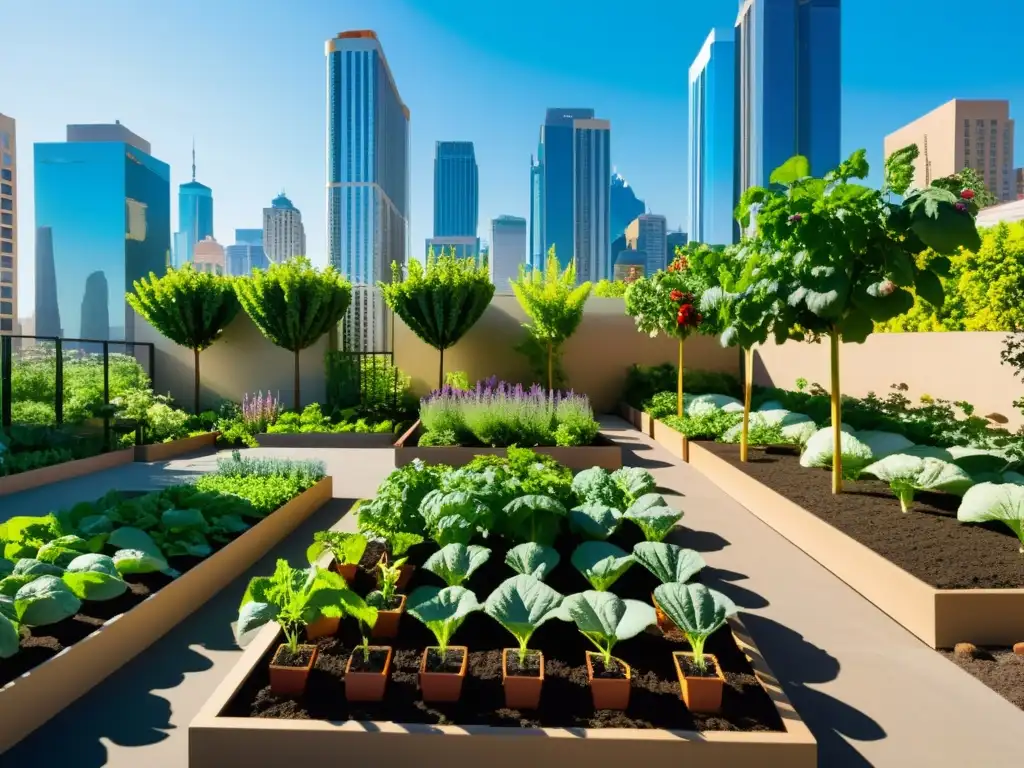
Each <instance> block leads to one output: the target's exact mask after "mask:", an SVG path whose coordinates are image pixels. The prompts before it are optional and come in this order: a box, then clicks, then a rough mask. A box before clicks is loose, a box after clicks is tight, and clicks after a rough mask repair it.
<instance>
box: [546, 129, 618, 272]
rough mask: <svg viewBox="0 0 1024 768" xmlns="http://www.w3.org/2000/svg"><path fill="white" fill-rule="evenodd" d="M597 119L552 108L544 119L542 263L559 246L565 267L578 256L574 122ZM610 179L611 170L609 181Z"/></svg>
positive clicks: (558, 254) (557, 251)
mask: <svg viewBox="0 0 1024 768" xmlns="http://www.w3.org/2000/svg"><path fill="white" fill-rule="evenodd" d="M593 117H594V110H592V109H549V110H548V111H547V114H546V116H545V118H544V125H542V126H541V129H540V148H539V152H538V154H539V156H540V171H539V173H540V177H541V178H540V194H539V196H538V197H539V201H540V211H541V215H540V242H541V243H542V245H541V251H542V254H541V260H542V262H543V259H544V258H545V256H546V254H547V251H548V249H549V248H550V247H551V246H555V254H556V255H557V256H558V261H559V263H560V264H561V265H562V266H563V267H565V266H566V265H567V264H569V262H571V261H572V260H573V258H574V257H575V243H574V240H575V237H576V228H575V225H574V222H573V207H574V205H575V192H574V180H575V176H574V166H573V150H574V146H575V142H574V129H573V122H574V121H575V120H589V119H593ZM609 178H610V171H609V175H608V176H606V178H605V181H606V182H607V181H608V179H609ZM535 236H536V234H535ZM541 266H543V263H542V264H541Z"/></svg>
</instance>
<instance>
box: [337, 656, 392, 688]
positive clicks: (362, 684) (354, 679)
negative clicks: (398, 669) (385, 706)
mask: <svg viewBox="0 0 1024 768" xmlns="http://www.w3.org/2000/svg"><path fill="white" fill-rule="evenodd" d="M370 650H371V651H387V652H388V655H387V658H386V659H385V660H384V668H383V669H382V670H381V671H380V672H352V671H351V670H352V659H353V658H354V657H355V655H356V654H357V653H362V650H361V649H360V648H356V649H355V650H354V651H352V655H351V656H349V657H348V663H347V664H346V665H345V698H346V699H348V700H349V701H381V700H382V699H383V698H384V691H385V689H386V688H387V687H388V675H389V674H390V673H391V654H392V650H391V646H389V645H383V646H381V645H371V646H370Z"/></svg>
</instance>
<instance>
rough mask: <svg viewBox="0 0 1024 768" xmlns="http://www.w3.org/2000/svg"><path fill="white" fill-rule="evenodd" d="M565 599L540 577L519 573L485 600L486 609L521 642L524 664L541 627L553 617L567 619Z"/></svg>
mask: <svg viewBox="0 0 1024 768" xmlns="http://www.w3.org/2000/svg"><path fill="white" fill-rule="evenodd" d="M564 599H565V598H564V597H563V596H562V595H561V594H560V593H558V592H556V591H555V590H553V589H552V588H551V587H549V586H548V585H547V584H545V583H544V582H543V581H541V580H540V579H537V578H534V577H533V576H526V575H519V576H513V577H512V578H510V579H506V580H505V581H503V582H502V583H501V584H500V585H498V587H497V589H495V590H494V591H493V592H492V593H491V594H490V596H489V597H488V598H487V600H486V601H485V602H484V612H485V613H486V614H487V615H488V616H490V617H491V618H492V619H494V620H495V621H497V622H498V623H499V624H501V626H503V627H504V628H505V629H507V630H508V631H509V632H510V633H511V634H512V636H513V637H515V639H516V640H517V641H518V642H519V662H520V663H523V662H524V661H525V659H526V651H527V644H528V643H529V642H530V638H531V637H533V633H534V632H536V631H537V628H538V627H539V626H540V625H541V624H543V623H544V622H546V621H548V620H549V619H560V618H563V617H562V616H561V614H560V613H559V610H558V609H559V608H560V607H561V605H562V601H563V600H564Z"/></svg>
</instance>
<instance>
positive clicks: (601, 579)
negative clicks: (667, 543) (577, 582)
mask: <svg viewBox="0 0 1024 768" xmlns="http://www.w3.org/2000/svg"><path fill="white" fill-rule="evenodd" d="M633 562H634V560H633V556H632V555H631V554H629V553H627V552H626V551H624V550H622V549H620V548H619V547H617V546H615V545H614V544H609V543H608V542H607V541H585V542H583V543H582V544H580V545H579V546H578V547H576V549H575V550H574V551H573V553H572V564H573V566H575V568H576V570H577V571H579V572H580V573H581V574H583V577H584V578H585V579H586V580H587V581H589V582H590V586H592V587H593V588H594V589H595V590H596V591H597V592H607V591H608V590H609V589H611V587H612V585H613V584H614V583H615V582H616V581H618V580H619V578H620V577H621V576H622V575H623V574H624V573H625V572H626V571H628V570H629V567H630V566H631V565H633Z"/></svg>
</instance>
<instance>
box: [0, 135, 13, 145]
mask: <svg viewBox="0 0 1024 768" xmlns="http://www.w3.org/2000/svg"><path fill="white" fill-rule="evenodd" d="M0 147H3V148H4V149H10V148H11V134H9V133H7V131H3V132H0Z"/></svg>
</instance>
